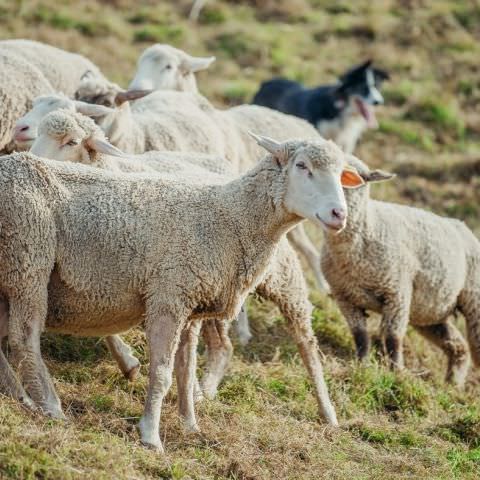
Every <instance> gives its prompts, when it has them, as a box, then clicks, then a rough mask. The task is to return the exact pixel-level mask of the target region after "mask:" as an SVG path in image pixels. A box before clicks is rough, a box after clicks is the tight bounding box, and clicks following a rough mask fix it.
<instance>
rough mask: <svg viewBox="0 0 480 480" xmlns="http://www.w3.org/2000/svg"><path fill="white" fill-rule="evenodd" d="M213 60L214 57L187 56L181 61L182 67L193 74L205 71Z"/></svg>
mask: <svg viewBox="0 0 480 480" xmlns="http://www.w3.org/2000/svg"><path fill="white" fill-rule="evenodd" d="M215 60H216V58H215V57H192V56H190V55H189V56H188V57H187V58H185V59H184V60H183V61H182V67H183V68H184V70H185V71H187V72H191V73H195V72H199V71H200V70H205V69H206V68H208V67H209V66H210V65H211V64H212V63H213V62H214V61H215Z"/></svg>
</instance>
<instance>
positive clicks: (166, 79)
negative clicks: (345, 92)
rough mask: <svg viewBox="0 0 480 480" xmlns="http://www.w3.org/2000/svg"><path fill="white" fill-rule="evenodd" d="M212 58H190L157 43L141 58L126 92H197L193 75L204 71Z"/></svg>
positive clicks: (168, 46) (213, 59)
mask: <svg viewBox="0 0 480 480" xmlns="http://www.w3.org/2000/svg"><path fill="white" fill-rule="evenodd" d="M214 61H215V57H193V56H192V55H189V54H188V53H186V52H184V51H183V50H179V49H178V48H175V47H172V46H171V45H166V44H161V43H157V44H155V45H152V46H151V47H148V48H147V49H146V50H145V51H144V52H143V53H142V55H141V56H140V58H139V59H138V63H137V70H136V72H135V75H134V78H133V80H132V81H131V82H130V85H129V87H128V89H129V90H142V89H143V90H146V89H149V90H177V91H182V92H195V93H196V92H198V89H197V82H196V79H195V73H197V72H199V71H200V70H205V69H206V68H208V67H209V66H210V65H211V64H212V63H213V62H214Z"/></svg>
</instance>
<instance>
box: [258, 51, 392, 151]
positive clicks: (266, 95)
mask: <svg viewBox="0 0 480 480" xmlns="http://www.w3.org/2000/svg"><path fill="white" fill-rule="evenodd" d="M389 78H390V77H389V74H388V73H387V72H386V71H384V70H380V69H378V68H374V67H373V66H372V60H367V61H366V62H365V63H362V64H361V65H358V66H356V67H353V68H352V69H351V70H348V71H347V72H346V73H344V74H343V75H342V76H341V77H340V78H339V82H338V83H336V84H334V85H321V86H319V87H316V88H305V87H304V86H303V85H301V84H300V83H298V82H293V81H291V80H287V79H284V78H274V79H272V80H269V81H267V82H264V83H262V85H261V87H260V89H259V91H258V92H257V93H256V95H255V97H254V99H253V103H254V104H257V105H262V106H264V107H269V108H273V109H275V110H279V111H280V112H283V113H289V114H290V115H295V116H297V117H300V118H304V119H305V120H308V121H309V122H310V123H311V124H313V125H314V126H315V127H316V128H317V130H318V131H319V133H320V135H322V136H323V137H325V138H330V139H332V140H334V141H335V142H336V143H337V144H338V145H340V147H342V148H343V150H344V151H345V152H347V153H352V152H353V150H354V149H355V145H356V143H357V141H358V139H359V138H360V136H361V134H362V133H363V132H364V131H365V130H366V129H367V128H377V127H378V123H377V119H376V118H375V111H374V106H375V105H379V104H382V103H383V96H382V94H381V93H380V91H379V88H380V85H381V84H382V82H383V81H385V80H388V79H389Z"/></svg>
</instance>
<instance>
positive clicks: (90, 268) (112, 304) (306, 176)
mask: <svg viewBox="0 0 480 480" xmlns="http://www.w3.org/2000/svg"><path fill="white" fill-rule="evenodd" d="M258 141H259V142H261V143H262V144H263V145H264V146H265V148H266V149H267V150H268V151H269V152H270V153H271V154H270V155H268V156H267V157H265V158H264V159H263V160H262V161H260V162H259V163H258V164H257V165H256V166H255V167H254V168H253V169H252V170H250V171H249V172H247V173H246V174H245V175H243V176H242V177H240V178H238V179H235V180H233V181H231V182H229V183H227V184H225V185H213V186H211V185H208V186H194V185H191V184H182V183H180V182H178V181H170V180H163V179H158V178H150V179H148V178H146V177H145V176H138V175H127V174H117V173H113V172H107V171H104V170H100V169H96V168H92V167H88V166H85V165H79V164H72V163H67V162H58V161H51V160H45V159H39V158H38V157H35V156H33V155H31V154H13V155H9V156H4V157H3V159H2V162H0V204H1V205H2V208H1V209H0V291H1V292H2V295H3V299H2V302H3V307H4V308H5V304H7V303H8V307H9V308H8V318H5V317H6V315H5V314H4V315H3V318H2V320H4V321H5V320H6V321H7V322H8V335H9V342H10V346H11V350H12V360H13V363H14V364H15V365H16V367H17V371H18V374H19V376H20V380H21V381H22V382H23V384H24V385H25V389H26V391H23V386H22V385H20V383H19V382H18V381H16V380H15V379H14V377H12V375H13V372H12V371H11V368H10V366H9V364H8V363H7V362H6V361H5V357H3V356H0V369H1V370H2V372H1V375H0V378H2V377H3V378H4V379H6V381H8V382H10V380H12V382H13V383H12V384H11V385H9V386H8V387H7V388H6V390H7V391H8V393H10V394H14V395H16V397H17V398H23V399H28V398H31V399H32V400H33V401H34V402H35V404H36V405H37V406H38V407H39V408H40V409H41V410H42V411H43V412H44V413H46V414H49V415H52V416H54V417H60V418H61V417H63V412H62V409H61V405H60V401H59V399H58V396H57V394H56V392H55V389H54V387H53V383H52V381H51V378H50V376H49V374H48V371H47V368H46V366H45V364H44V363H43V360H42V358H41V354H40V334H41V332H42V330H43V329H44V328H45V327H46V328H48V329H50V330H52V331H57V332H62V333H70V334H76V335H94V336H98V335H114V334H117V333H121V332H123V331H125V330H127V329H129V328H131V327H132V326H134V325H137V324H139V323H141V322H143V321H145V325H146V331H147V339H148V343H149V347H150V348H149V352H150V383H149V388H148V393H147V399H146V404H145V410H144V414H143V416H142V418H141V420H140V433H141V439H142V442H143V443H144V444H146V445H149V446H152V447H154V448H157V449H159V450H161V449H162V443H161V440H160V434H159V424H160V413H161V406H162V402H163V398H164V396H165V394H166V393H167V391H168V389H169V387H170V384H171V378H172V369H173V366H174V356H175V352H176V350H177V346H178V345H179V342H180V336H181V334H182V331H184V329H185V327H186V326H187V325H188V324H190V322H193V323H195V320H201V319H204V318H211V317H213V316H215V317H216V318H219V319H226V320H228V319H232V318H234V317H235V315H236V314H238V312H239V310H240V307H241V305H242V303H243V301H244V299H245V297H246V295H248V293H249V292H250V291H251V290H252V289H253V288H255V287H256V286H257V285H258V284H259V283H260V282H261V280H262V277H263V276H264V275H265V272H266V270H267V267H268V265H269V264H270V261H271V259H272V256H273V255H274V254H275V252H276V250H277V246H278V242H279V241H280V239H281V238H282V236H283V235H284V234H285V233H286V232H287V231H288V230H289V229H291V228H292V227H293V226H295V225H296V224H297V223H299V222H300V221H301V220H302V219H303V218H309V219H311V220H312V221H313V222H315V223H317V224H325V225H329V226H330V228H332V229H335V230H337V231H338V230H340V229H341V228H343V227H344V226H345V222H346V218H345V212H346V204H345V198H344V194H343V191H342V187H341V177H342V170H343V169H344V167H345V163H344V155H343V153H342V152H341V151H340V150H339V149H338V147H336V146H335V145H334V144H333V143H331V142H327V141H316V142H305V141H290V142H286V143H277V142H275V141H273V140H271V139H266V138H259V140H258ZM335 211H336V212H337V213H338V211H341V212H343V216H342V217H343V218H342V219H339V218H338V215H337V214H336V213H335ZM159 232H161V235H159ZM232 232H233V233H234V234H233V235H232ZM5 310H6V309H5ZM0 330H3V329H0ZM185 332H188V330H185ZM187 340H188V339H187ZM184 345H187V346H188V345H190V346H191V342H189V341H185V342H184ZM182 353H183V352H182ZM188 354H190V353H189V352H188V348H187V352H186V353H185V355H188ZM181 358H185V356H182V357H181ZM184 366H185V365H184V364H183V365H182V362H181V361H180V362H179V363H178V365H177V368H180V367H184ZM194 373H195V372H194V371H192V369H190V370H188V371H187V372H184V378H186V379H187V380H186V382H185V384H186V385H193V384H194ZM192 388H193V387H192ZM27 392H28V394H27ZM330 407H331V405H330ZM333 417H334V413H333Z"/></svg>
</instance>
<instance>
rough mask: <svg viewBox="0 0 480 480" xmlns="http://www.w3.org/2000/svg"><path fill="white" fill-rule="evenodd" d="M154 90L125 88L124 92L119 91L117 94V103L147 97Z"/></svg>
mask: <svg viewBox="0 0 480 480" xmlns="http://www.w3.org/2000/svg"><path fill="white" fill-rule="evenodd" d="M152 92H153V90H125V91H123V92H118V93H117V95H116V96H115V105H117V106H119V105H121V104H122V103H125V102H130V101H132V100H137V99H139V98H143V97H146V96H147V95H150V94H151V93H152Z"/></svg>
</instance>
